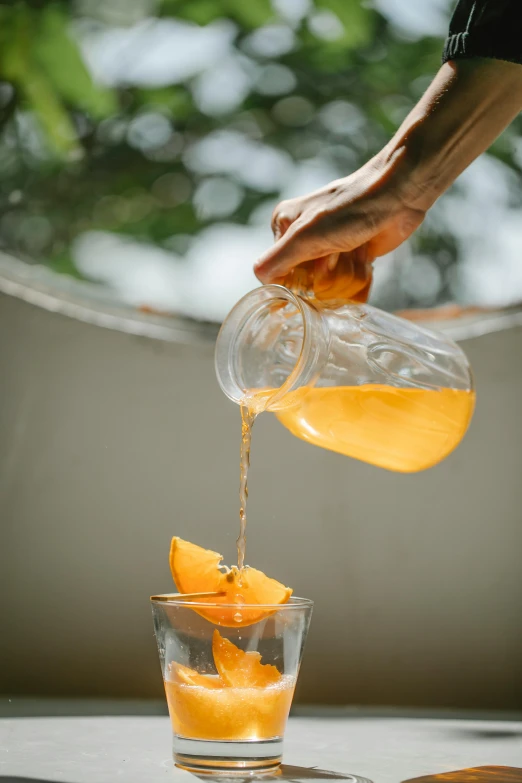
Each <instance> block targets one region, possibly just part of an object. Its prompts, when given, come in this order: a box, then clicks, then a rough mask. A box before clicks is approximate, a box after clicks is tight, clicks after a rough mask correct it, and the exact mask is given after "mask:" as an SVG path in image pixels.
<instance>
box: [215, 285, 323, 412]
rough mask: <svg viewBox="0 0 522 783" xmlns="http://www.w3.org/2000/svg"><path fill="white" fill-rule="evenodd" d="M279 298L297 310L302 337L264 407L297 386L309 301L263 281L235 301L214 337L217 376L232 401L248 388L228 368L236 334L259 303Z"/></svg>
mask: <svg viewBox="0 0 522 783" xmlns="http://www.w3.org/2000/svg"><path fill="white" fill-rule="evenodd" d="M278 300H279V301H283V302H289V303H291V304H293V305H294V306H295V308H296V309H297V311H298V312H299V315H300V316H301V322H302V325H303V340H302V343H301V348H300V351H299V356H298V357H297V360H296V363H295V365H294V367H293V369H292V371H291V373H290V374H289V375H288V377H287V378H286V380H285V381H284V382H283V383H282V384H281V386H279V387H278V388H277V389H275V390H274V394H273V395H272V396H271V397H270V401H269V403H268V405H267V408H270V407H271V406H272V405H273V404H274V403H276V402H278V401H279V400H281V399H282V398H283V397H284V396H285V395H286V394H287V393H288V392H289V391H291V390H292V389H293V388H294V387H295V386H296V384H297V385H298V380H299V377H300V376H301V374H302V371H303V367H304V365H305V363H306V354H307V352H308V350H309V345H310V323H309V321H310V313H309V309H308V308H310V305H309V303H308V302H305V301H304V300H303V299H302V298H301V297H300V296H298V295H297V294H295V293H293V291H290V290H289V289H288V288H285V287H284V286H282V285H263V286H260V287H259V288H254V289H253V290H252V291H250V292H249V293H248V294H246V295H245V296H244V297H243V298H242V299H240V300H239V302H237V304H235V305H234V307H233V308H232V310H231V311H230V312H229V314H228V315H227V317H226V318H225V320H224V321H223V324H222V326H221V329H220V330H219V334H218V337H217V340H216V350H215V369H216V376H217V379H218V383H219V385H220V387H221V389H222V391H223V392H224V393H225V394H226V396H227V397H228V398H229V399H230V400H233V402H237V403H240V402H241V401H242V400H243V399H244V397H245V394H246V393H247V392H248V389H244V388H241V385H240V384H239V382H238V379H236V378H235V377H234V376H233V374H232V373H231V372H230V367H231V366H232V361H231V358H232V354H233V353H234V350H235V340H236V338H237V335H238V334H239V332H240V330H241V327H242V326H244V325H245V324H246V323H247V321H248V319H249V318H251V317H252V316H253V315H255V314H257V313H258V312H259V308H260V307H261V306H263V305H265V306H267V307H268V306H270V305H273V304H274V303H275V302H277V301H278Z"/></svg>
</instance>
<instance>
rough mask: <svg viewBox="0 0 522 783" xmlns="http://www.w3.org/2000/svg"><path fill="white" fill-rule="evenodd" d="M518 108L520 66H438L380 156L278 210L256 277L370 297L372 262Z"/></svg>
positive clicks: (467, 62) (472, 62)
mask: <svg viewBox="0 0 522 783" xmlns="http://www.w3.org/2000/svg"><path fill="white" fill-rule="evenodd" d="M515 2H518V0H515ZM520 48H521V58H522V44H520ZM468 51H469V48H468ZM521 109H522V65H520V64H518V63H513V62H506V61H503V60H494V59H486V58H484V59H483V58H470V59H466V57H464V58H463V59H457V60H455V61H451V62H446V63H444V65H443V66H442V68H441V69H440V71H439V72H438V74H437V76H436V77H435V79H434V80H433V82H432V84H431V85H430V87H429V88H428V90H427V91H426V93H425V95H424V96H423V97H422V99H421V100H420V101H419V103H418V104H417V106H416V107H415V108H414V109H413V111H412V112H411V113H410V114H409V116H408V117H407V118H406V120H405V121H404V122H403V124H402V125H401V127H400V128H399V130H398V131H397V133H396V134H395V136H394V137H393V138H392V139H391V141H390V142H389V143H388V144H387V146H386V147H385V148H384V149H383V150H382V151H381V152H380V153H379V154H377V155H376V156H375V157H374V158H373V159H372V160H370V161H369V162H368V163H367V164H365V166H363V167H362V168H361V169H359V170H358V171H356V172H354V173H353V174H351V175H350V176H348V177H346V178H343V179H340V180H337V181H335V182H333V183H331V184H330V185H328V186H327V187H325V188H322V189H321V190H319V191H316V192H315V193H312V194H310V195H308V196H305V197H303V198H299V199H293V200H290V201H286V202H282V203H281V204H280V205H279V206H278V207H277V208H276V210H275V212H274V217H273V229H274V234H275V238H276V242H275V244H274V246H273V247H272V248H271V249H270V250H269V251H268V252H267V253H265V254H264V255H263V256H262V257H261V258H260V259H259V261H258V262H257V264H256V267H255V271H256V274H257V276H258V277H259V279H260V280H261V281H262V282H265V283H267V282H285V283H286V284H289V280H291V278H289V275H292V274H295V273H294V272H293V270H294V269H295V268H296V267H297V266H299V269H305V270H307V274H308V275H309V281H308V282H310V280H311V281H312V286H313V288H314V291H315V292H316V295H318V298H321V292H325V293H324V296H323V298H329V297H330V296H331V295H332V294H333V295H335V294H337V295H339V297H341V296H343V297H344V298H345V299H347V298H359V299H364V298H366V296H367V294H368V291H369V287H370V282H371V262H372V261H373V259H374V258H376V257H377V256H380V255H384V254H385V253H388V252H390V251H391V250H393V249H395V248H396V247H397V246H398V245H400V244H401V243H402V242H403V241H404V240H405V239H406V238H407V237H409V236H410V234H411V233H412V232H413V231H414V230H415V229H416V228H417V227H418V226H419V225H420V223H421V222H422V220H423V218H424V215H425V213H426V211H427V210H428V209H429V207H430V206H431V205H432V204H433V203H434V201H435V200H436V199H437V198H438V197H439V196H440V195H441V194H442V193H443V192H444V191H445V190H446V189H447V188H448V187H449V186H450V185H451V183H452V182H453V181H454V180H455V179H456V177H457V176H458V175H459V174H460V173H461V172H462V171H463V170H464V169H465V168H466V167H467V166H468V165H469V164H470V163H471V162H472V161H473V160H474V159H475V158H476V157H477V156H478V155H480V153H481V152H483V151H484V150H485V149H487V147H488V146H489V145H490V144H491V143H492V142H493V141H494V139H495V138H496V137H497V136H498V135H499V134H500V133H501V132H502V131H503V130H504V128H505V127H506V126H507V125H509V123H510V122H511V121H512V119H513V118H514V117H515V116H516V115H517V113H518V112H519V111H520V110H521ZM303 264H304V266H301V265H303Z"/></svg>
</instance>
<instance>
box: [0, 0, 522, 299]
mask: <svg viewBox="0 0 522 783" xmlns="http://www.w3.org/2000/svg"><path fill="white" fill-rule="evenodd" d="M115 24H117V25H119V27H118V28H113V27H111V25H115ZM162 24H164V25H167V26H170V27H169V30H170V33H169V34H171V33H172V30H173V29H174V28H176V30H178V33H179V31H181V32H182V34H183V35H187V36H188V35H190V34H191V32H194V30H195V31H196V32H198V31H199V32H201V31H203V32H204V28H205V26H206V25H211V28H209V30H210V29H212V30H214V31H216V30H218V31H219V30H224V31H225V33H226V36H227V44H226V46H227V47H228V48H226V47H225V46H224V45H223V44H222V50H220V51H221V55H220V56H215V57H214V59H210V60H208V61H207V59H206V57H207V52H206V51H204V50H203V49H202V50H201V51H199V52H198V50H197V47H198V44H194V45H193V47H192V50H191V51H190V52H188V54H190V57H192V61H194V60H195V59H196V56H197V57H200V59H201V66H200V68H199V69H198V67H192V66H191V67H192V70H191V71H190V73H189V72H188V71H187V74H188V75H186V76H184V77H176V78H173V79H172V83H171V84H167V86H165V84H164V81H163V82H161V83H158V84H154V83H152V82H153V80H151V84H150V86H145V84H146V83H145V82H143V81H140V82H139V84H134V83H133V82H132V78H130V79H129V80H128V82H127V81H126V80H125V79H120V81H119V82H118V80H117V79H116V82H115V83H114V84H115V86H111V87H108V86H104V85H101V84H99V83H97V82H96V81H95V80H94V78H93V76H92V74H91V72H90V70H89V68H88V67H87V64H86V62H85V60H84V57H83V55H82V51H83V49H82V47H83V46H85V39H84V38H82V35H84V32H85V30H87V31H88V33H89V35H92V36H94V38H96V36H100V38H99V40H105V39H103V36H104V35H105V34H106V33H111V32H114V31H115V32H116V33H118V35H119V34H120V33H125V32H126V31H127V32H128V35H129V38H128V40H127V43H128V42H129V40H130V39H131V38H132V36H133V35H134V32H133V31H134V30H138V31H139V35H137V36H136V37H137V38H138V39H140V40H141V36H142V35H145V37H146V35H147V31H149V32H150V31H152V32H154V29H155V28H159V27H160V26H161V25H162ZM136 25H138V26H139V27H134V26H136ZM82 31H83V32H82ZM165 34H166V33H165ZM194 40H196V39H194ZM205 40H207V41H208V40H209V39H208V38H207V39H205ZM267 41H268V43H269V44H270V45H269V47H268V49H267V48H266V45H267ZM103 45H104V44H103ZM126 45H127V44H126ZM176 45H178V46H179V45H180V44H179V39H178V44H176ZM147 46H149V50H145V49H142V50H139V51H135V52H134V54H133V55H131V63H130V64H131V65H132V66H135V65H136V62H135V61H137V64H138V65H139V62H140V60H143V61H144V62H145V61H149V60H151V59H152V60H153V59H154V57H155V56H156V57H157V58H159V59H160V60H161V58H163V57H165V59H168V57H167V55H168V54H170V52H169V51H168V50H162V53H161V55H158V54H157V53H156V52H155V51H154V50H153V48H154V47H153V45H151V44H147ZM191 46H192V44H191ZM205 46H206V44H205ZM263 46H264V47H265V48H264V49H263ZM256 47H257V48H256ZM270 47H272V48H270ZM278 47H279V48H278ZM151 48H152V51H151V50H150V49H151ZM441 48H442V41H441V40H440V39H438V38H436V37H426V36H424V37H419V36H415V35H409V36H404V35H402V34H401V33H400V30H399V31H398V30H397V29H396V28H395V27H394V26H393V25H392V24H391V23H390V21H389V19H388V18H387V17H385V16H384V15H383V14H382V13H380V12H378V11H377V10H375V9H374V8H372V7H371V5H370V4H369V3H367V2H364V0H308V2H306V0H128V1H127V0H75V1H74V2H72V1H71V2H69V0H50V1H49V2H46V1H45V0H15V1H14V2H10V3H4V4H2V3H1V2H0V169H1V170H2V177H0V247H4V248H7V249H9V250H11V251H12V252H14V253H16V254H17V255H19V256H21V257H24V258H26V259H27V260H36V261H39V262H44V263H47V264H48V265H49V266H51V267H52V268H53V269H55V270H56V271H60V272H61V273H63V274H74V273H75V268H74V264H73V260H72V252H71V246H72V242H73V241H74V239H75V238H76V237H77V236H78V235H80V234H82V232H85V231H88V230H92V229H95V230H96V229H100V230H106V231H112V232H120V233H123V234H127V235H129V236H132V237H135V238H137V239H142V240H144V241H147V242H155V243H157V244H159V245H162V244H164V245H165V247H168V248H169V247H173V246H174V245H175V241H176V237H179V236H181V237H185V238H186V237H187V236H189V235H196V234H197V233H198V232H199V231H201V230H202V229H203V228H205V227H206V226H208V225H209V224H211V223H212V222H220V221H222V220H223V219H226V220H227V221H230V222H234V223H238V224H247V223H248V222H249V221H251V219H252V217H253V216H254V215H255V213H256V210H258V209H259V208H262V209H263V208H265V207H267V208H268V207H269V206H270V203H273V201H274V200H275V199H277V198H278V197H279V195H280V193H281V189H282V187H283V186H284V183H283V182H282V179H281V177H279V179H278V177H277V176H275V175H274V176H275V179H274V181H273V184H271V183H270V182H268V184H267V183H266V182H264V183H263V184H262V185H259V186H257V185H256V182H255V178H253V177H252V176H251V174H252V172H251V171H249V170H250V169H252V170H255V165H254V164H255V161H253V160H252V159H251V155H252V150H253V149H254V146H252V145H258V147H259V148H260V149H262V150H264V151H265V153H266V152H267V151H268V153H269V154H270V155H272V160H273V159H274V157H273V156H274V155H276V159H277V160H278V161H279V162H280V166H281V167H282V168H283V169H284V167H285V166H286V165H287V163H288V161H290V164H291V166H293V167H294V168H293V170H294V171H295V170H297V168H298V167H299V166H300V165H301V164H302V163H303V162H309V161H318V160H319V161H320V162H322V163H323V164H324V166H325V169H327V170H330V171H334V172H337V175H338V176H342V175H343V174H346V173H349V172H350V171H352V170H354V169H355V168H356V167H357V166H359V165H360V164H361V163H363V162H364V161H365V160H366V159H368V158H369V157H370V156H371V155H372V154H373V153H374V152H376V151H377V149H378V148H379V146H380V145H382V144H384V143H385V142H386V140H387V139H388V138H389V137H390V135H391V134H393V132H394V131H395V129H396V128H397V126H398V125H399V124H400V122H401V120H402V118H403V117H404V115H405V114H406V113H407V111H408V109H409V108H410V107H411V106H412V105H413V104H414V103H415V101H416V100H417V99H418V98H419V96H420V95H421V94H422V92H423V90H424V89H425V87H426V85H427V84H428V83H429V80H430V79H431V77H432V76H433V74H434V73H435V72H436V70H437V68H438V67H439V63H440V53H441ZM131 49H132V47H131ZM181 49H183V46H181ZM187 51H188V50H187V49H186V48H185V50H184V51H181V50H180V53H179V57H180V58H181V57H187V56H188V54H187ZM114 56H116V57H117V56H118V53H117V52H116V55H114ZM189 59H190V58H189ZM169 67H170V66H169ZM189 70H190V69H189ZM285 80H286V84H287V86H286V87H285V86H284V83H285ZM107 83H109V84H110V83H111V81H110V79H109V80H107ZM245 85H246V86H245ZM234 89H235V90H236V91H237V95H238V96H239V97H237V99H234V96H232V98H233V99H232V100H229V103H228V104H226V105H225V107H224V108H222V109H220V108H219V106H218V107H217V109H216V98H219V94H220V92H222V93H223V95H228V97H229V99H230V91H231V90H234ZM343 123H347V125H346V127H344V125H343ZM521 125H522V122H521V120H520V118H519V119H518V120H517V121H515V123H514V124H513V126H512V128H511V129H510V131H509V134H508V135H506V136H505V137H504V138H503V139H502V140H500V141H499V142H497V143H496V144H495V145H494V146H493V148H492V151H491V152H492V154H493V155H496V156H497V157H499V158H500V159H501V160H502V162H503V163H504V164H505V165H506V166H507V167H509V168H510V169H512V170H515V171H517V172H520V169H521V161H522V155H521V154H520V152H518V153H517V150H520V149H522V141H521V135H522V127H521ZM223 132H225V133H229V134H232V135H231V138H235V139H239V140H243V142H242V143H244V144H247V145H248V144H250V145H251V146H250V147H249V148H248V149H249V150H250V152H248V156H247V159H246V162H245V163H244V164H243V168H245V169H247V171H246V172H244V171H242V170H241V167H236V168H234V167H231V166H228V168H227V165H228V164H227V159H226V158H227V157H231V158H233V157H234V154H235V148H234V145H232V147H230V149H229V150H228V152H227V153H226V154H225V153H223V160H217V161H212V165H210V167H209V166H208V161H207V163H206V164H205V165H206V166H207V169H205V166H203V167H201V166H198V165H195V164H194V160H193V152H194V149H196V148H197V146H198V144H200V143H201V142H203V141H205V140H208V139H216V138H217V136H218V135H219V134H220V133H223ZM234 134H236V135H235V136H234ZM236 146H237V145H236ZM220 154H221V153H220ZM277 156H279V157H277ZM218 157H219V155H218ZM277 165H279V164H277ZM277 165H276V168H277ZM264 168H266V167H265V165H264V164H262V165H261V166H260V172H258V174H260V175H261V179H263V175H264ZM216 175H218V179H219V177H221V178H222V180H224V181H226V183H228V188H229V192H232V193H236V194H239V196H238V199H237V203H236V204H235V205H234V206H233V207H232V208H231V210H230V212H229V213H226V212H224V211H223V205H222V204H218V205H217V207H216V210H215V212H214V213H212V211H210V212H209V210H208V209H206V210H201V209H200V208H199V207H198V206H197V203H196V202H197V199H198V198H201V193H202V192H205V187H207V186H208V185H210V186H211V188H212V187H214V186H215V184H216V183H215V181H214V182H213V180H212V178H213V177H214V178H215V177H216ZM260 181H261V180H260ZM218 184H219V182H218ZM519 195H520V194H519ZM214 206H216V205H214ZM35 221H36V222H35ZM35 227H36V229H37V230H36V229H35ZM183 241H185V240H183ZM416 241H417V243H418V249H419V252H421V253H425V254H429V255H430V257H431V258H433V259H434V260H435V262H436V263H437V264H438V265H439V268H440V269H441V270H442V273H443V274H444V275H448V278H447V279H449V274H450V272H451V267H452V265H453V266H454V265H455V264H456V263H458V254H457V246H458V243H457V241H456V239H455V237H453V236H451V235H450V234H449V233H448V231H447V229H446V228H444V227H437V226H436V225H435V223H433V222H432V223H431V224H430V226H429V227H425V229H424V230H423V232H421V233H420V234H419V235H418V238H417V239H416ZM446 295H447V287H446V284H445V283H444V285H442V286H441V289H440V292H439V296H440V297H442V298H444V297H445V296H446ZM413 303H414V304H415V302H413ZM406 304H408V302H404V301H401V303H400V305H401V306H405V305H406Z"/></svg>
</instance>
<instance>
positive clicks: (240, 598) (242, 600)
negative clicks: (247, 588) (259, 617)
mask: <svg viewBox="0 0 522 783" xmlns="http://www.w3.org/2000/svg"><path fill="white" fill-rule="evenodd" d="M234 603H235V604H244V603H245V598H244V596H242V595H241V593H237V594H236V595H235V596H234Z"/></svg>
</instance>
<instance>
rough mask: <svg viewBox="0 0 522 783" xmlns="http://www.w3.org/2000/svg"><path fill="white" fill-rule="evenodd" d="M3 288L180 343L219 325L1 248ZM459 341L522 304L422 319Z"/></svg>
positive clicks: (503, 324) (501, 324)
mask: <svg viewBox="0 0 522 783" xmlns="http://www.w3.org/2000/svg"><path fill="white" fill-rule="evenodd" d="M0 292H1V293H4V294H7V295H8V296H14V297H16V298H18V299H21V300H23V301H25V302H28V303H29V304H33V305H36V306H37V307H41V308H43V309H44V310H48V311H49V312H54V313H59V314H61V315H65V316H68V317H70V318H75V319H77V320H78V321H83V322H84V323H88V324H92V325H94V326H101V327H103V328H105V329H112V330H115V331H119V332H124V333H125V334H133V335H137V336H140V337H148V338H150V339H154V340H163V341H165V342H178V343H185V344H190V343H209V342H213V341H214V340H215V338H216V335H217V332H218V329H219V325H218V324H213V323H206V322H202V321H195V320H193V319H191V318H185V317H183V316H174V315H173V316H160V315H153V314H148V313H141V312H140V311H139V310H136V309H134V308H132V307H128V306H125V305H122V304H119V303H118V302H117V301H116V300H115V299H114V297H113V296H111V294H110V292H109V291H107V289H105V288H103V287H102V286H99V285H96V284H94V283H87V282H84V281H80V280H75V279H73V278H71V277H67V276H66V275H60V274H57V273H56V272H53V271H52V270H50V269H47V268H46V267H44V266H38V265H32V264H27V263H25V262H24V261H20V260H19V259H17V258H15V257H14V256H10V255H8V254H7V253H2V252H0ZM416 320H418V321H419V322H421V323H422V324H423V325H425V326H429V327H433V328H434V329H437V330H438V331H439V332H443V333H444V334H447V335H448V336H449V337H452V338H453V339H454V340H469V339H473V338H475V337H481V336H483V335H486V334H490V333H492V332H499V331H502V330H504V329H511V328H513V327H517V326H522V305H517V306H515V307H509V308H505V309H498V310H488V311H482V312H479V313H473V314H466V313H464V314H463V315H460V316H459V317H457V318H451V319H450V318H448V319H447V320H440V319H437V318H433V319H431V318H430V314H429V310H428V311H426V316H425V317H423V318H421V319H416Z"/></svg>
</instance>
